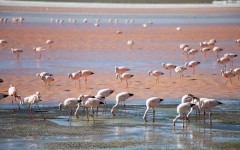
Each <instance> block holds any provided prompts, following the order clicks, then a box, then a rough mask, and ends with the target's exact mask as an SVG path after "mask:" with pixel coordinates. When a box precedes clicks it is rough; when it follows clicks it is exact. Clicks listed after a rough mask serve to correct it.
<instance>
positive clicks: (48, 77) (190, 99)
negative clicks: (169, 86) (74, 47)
mask: <svg viewBox="0 0 240 150" xmlns="http://www.w3.org/2000/svg"><path fill="white" fill-rule="evenodd" d="M7 20H8V19H5V18H3V19H2V18H0V21H1V23H5V22H7ZM23 21H24V18H22V17H18V18H13V19H12V22H13V23H14V24H18V23H23ZM87 22H88V19H87V18H84V19H83V23H87ZM109 22H111V23H112V22H114V23H116V24H117V23H118V22H119V21H118V19H114V20H113V19H110V20H109ZM129 22H130V23H134V20H133V19H132V20H126V23H129ZM51 23H56V24H63V23H64V20H63V19H53V18H52V19H51ZM69 23H72V24H76V23H77V20H76V19H72V18H69ZM150 24H152V22H149V23H147V24H143V25H142V26H143V27H144V28H147V27H148V26H149V25H150ZM94 26H96V27H98V26H100V19H97V20H96V22H95V23H94ZM176 30H177V31H181V30H182V29H181V28H180V27H177V28H176ZM116 34H122V32H121V31H119V30H118V31H117V32H116ZM54 43H55V41H54V40H50V39H49V40H46V42H45V44H46V45H47V47H48V48H49V49H51V48H52V47H53V44H54ZM236 43H240V39H237V40H236ZM7 44H8V42H7V41H6V40H4V39H2V40H0V45H1V46H2V47H4V46H6V45H7ZM127 45H128V46H129V47H130V49H133V46H134V45H136V43H135V41H134V40H128V41H127ZM216 45H217V41H216V40H215V39H210V40H209V41H203V42H200V49H196V48H193V47H190V46H189V45H188V44H180V45H179V48H180V49H182V50H183V54H186V57H192V58H195V57H196V55H197V54H198V53H199V52H203V53H204V56H205V57H206V56H207V53H210V52H211V51H212V52H215V53H216V54H217V60H216V63H217V64H220V65H223V69H222V70H221V75H222V76H223V77H224V78H226V79H227V81H226V84H227V83H228V81H230V83H232V80H231V79H232V78H233V77H235V76H238V80H239V76H240V68H231V69H230V70H227V64H228V63H229V64H230V66H233V59H235V58H236V57H237V56H238V55H236V54H233V53H225V54H224V55H223V56H222V57H220V53H221V52H222V51H223V48H221V47H218V46H216ZM33 50H34V51H35V52H38V53H39V58H40V59H41V57H42V52H43V51H45V50H46V49H45V48H42V47H34V48H33ZM11 52H12V53H13V54H15V55H16V56H17V58H19V57H20V54H22V53H23V52H24V51H23V50H22V49H19V48H11ZM161 65H162V67H163V68H164V69H165V70H167V71H169V75H170V77H171V74H172V72H171V71H172V70H174V71H175V72H176V73H179V75H180V79H183V78H184V74H183V73H184V71H186V70H188V69H189V68H192V74H193V75H194V74H195V73H196V68H197V66H198V65H201V62H200V61H198V60H192V61H188V62H186V63H185V64H184V65H177V64H173V63H162V64H161ZM131 70H132V69H129V68H128V67H124V66H118V67H115V70H114V71H115V75H116V78H117V79H119V80H120V81H121V82H122V81H123V80H125V82H126V88H128V87H129V82H128V80H130V79H132V78H133V77H134V76H135V75H134V74H132V73H129V72H130V71H131ZM94 74H95V73H94V72H93V71H91V70H79V71H76V72H72V73H69V74H68V78H69V79H70V80H73V81H74V82H75V87H77V82H78V84H79V86H80V78H81V77H82V78H84V81H85V84H86V85H87V84H88V78H89V77H90V76H92V75H94ZM146 74H147V72H146ZM148 75H149V76H152V77H154V78H156V83H159V78H160V76H163V75H164V72H162V71H160V70H150V71H148ZM36 76H39V77H40V79H41V81H42V82H44V84H45V86H47V87H48V89H50V86H51V83H52V82H53V81H55V79H54V77H53V74H51V73H48V72H41V73H38V74H36ZM114 92H115V90H113V89H101V90H99V91H98V92H97V94H96V96H92V95H82V94H81V95H80V96H79V97H77V98H73V97H71V98H66V99H65V100H64V101H63V102H61V103H60V104H59V109H60V110H62V109H64V108H65V109H69V118H68V121H70V119H71V116H72V109H75V108H76V107H77V108H76V110H75V113H74V115H75V116H76V118H79V117H78V111H79V109H80V107H83V108H84V109H86V111H87V113H86V114H87V115H86V116H87V120H88V121H89V116H92V118H93V121H94V122H95V120H94V116H95V111H94V108H96V109H97V110H98V107H101V106H103V105H105V106H106V98H107V97H109V96H110V95H111V94H113V93H114ZM7 96H12V97H13V99H12V106H13V102H14V101H15V102H16V103H17V99H19V100H20V104H21V105H24V104H28V105H29V111H30V112H32V105H33V104H36V105H37V106H38V102H41V101H42V100H41V95H40V92H36V93H35V94H33V95H30V96H27V97H25V98H24V99H23V100H22V99H21V96H20V95H19V93H18V90H17V89H16V87H15V86H13V85H10V87H9V89H8V95H7V94H2V93H1V94H0V99H4V98H6V97H7ZM132 96H135V95H134V94H133V93H130V92H120V93H118V94H117V95H116V104H115V105H113V107H112V109H111V114H112V115H113V116H116V113H115V112H114V110H116V107H117V106H118V104H119V103H123V107H124V108H125V109H126V105H125V101H126V100H128V99H129V98H131V97H132ZM162 102H163V99H162V98H159V97H150V98H148V99H147V100H146V110H145V111H144V113H143V120H144V121H145V122H147V121H148V120H147V114H148V111H149V109H150V108H151V109H152V117H153V118H152V122H155V116H156V115H155V114H156V112H155V108H156V107H158V105H159V104H160V103H162ZM221 104H222V102H220V101H218V100H216V99H210V98H198V97H195V96H194V95H192V94H187V95H184V96H183V97H182V101H181V104H179V105H178V106H177V108H176V111H177V114H178V115H177V116H176V117H175V118H174V119H173V125H174V126H175V125H176V122H177V120H178V119H179V118H180V117H182V123H183V127H185V125H184V121H185V120H187V121H190V115H191V113H192V111H193V109H195V111H196V118H197V113H199V114H200V112H201V111H203V112H204V113H203V116H204V123H205V115H206V110H209V122H210V126H212V108H214V107H216V106H218V105H221ZM17 105H18V103H17ZM18 108H19V109H20V106H19V105H18ZM38 108H39V106H38ZM105 108H106V107H105ZM89 109H91V112H90V114H89ZM13 111H15V110H14V107H13ZM105 112H106V109H105ZM97 113H98V111H97ZM196 121H197V119H196Z"/></svg>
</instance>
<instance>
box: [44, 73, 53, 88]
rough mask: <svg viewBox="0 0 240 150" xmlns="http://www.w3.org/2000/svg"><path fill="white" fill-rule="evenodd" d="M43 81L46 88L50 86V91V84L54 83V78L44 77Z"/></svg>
mask: <svg viewBox="0 0 240 150" xmlns="http://www.w3.org/2000/svg"><path fill="white" fill-rule="evenodd" d="M41 79H42V81H43V82H44V83H45V86H48V89H50V83H51V82H53V81H54V78H53V77H52V76H42V77H41Z"/></svg>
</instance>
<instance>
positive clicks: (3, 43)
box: [0, 40, 8, 47]
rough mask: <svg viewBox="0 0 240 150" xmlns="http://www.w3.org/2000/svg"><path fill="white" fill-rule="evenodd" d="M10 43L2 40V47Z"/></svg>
mask: <svg viewBox="0 0 240 150" xmlns="http://www.w3.org/2000/svg"><path fill="white" fill-rule="evenodd" d="M7 43H8V42H7V41H6V40H0V45H1V46H2V47H4V45H5V44H7Z"/></svg>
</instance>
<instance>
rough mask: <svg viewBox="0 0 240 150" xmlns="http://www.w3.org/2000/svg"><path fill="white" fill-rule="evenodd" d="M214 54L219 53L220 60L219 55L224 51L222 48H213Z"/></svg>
mask: <svg viewBox="0 0 240 150" xmlns="http://www.w3.org/2000/svg"><path fill="white" fill-rule="evenodd" d="M212 50H213V52H216V53H217V57H218V58H219V53H220V52H221V51H223V49H222V48H220V47H213V49H212Z"/></svg>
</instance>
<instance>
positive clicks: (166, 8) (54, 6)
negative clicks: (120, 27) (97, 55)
mask: <svg viewBox="0 0 240 150" xmlns="http://www.w3.org/2000/svg"><path fill="white" fill-rule="evenodd" d="M69 8H71V9H69ZM196 8H197V9H196ZM239 8H240V4H224V5H223V4H177V5H176V4H113V3H72V2H28V1H6V0H0V11H30V12H83V13H113V14H130V13H134V14H137V13H147V14H154V13H156V14H174V13H178V14H189V13H192V14H199V13H200V14H218V13H222V14H230V13H231V14H232V13H240V9H239Z"/></svg>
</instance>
